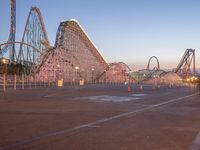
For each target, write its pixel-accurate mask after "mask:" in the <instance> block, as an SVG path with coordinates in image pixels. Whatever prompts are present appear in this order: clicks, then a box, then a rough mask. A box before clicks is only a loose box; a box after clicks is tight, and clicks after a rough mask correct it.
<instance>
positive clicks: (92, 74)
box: [92, 68, 94, 84]
mask: <svg viewBox="0 0 200 150" xmlns="http://www.w3.org/2000/svg"><path fill="white" fill-rule="evenodd" d="M93 83H94V68H92V84H93Z"/></svg>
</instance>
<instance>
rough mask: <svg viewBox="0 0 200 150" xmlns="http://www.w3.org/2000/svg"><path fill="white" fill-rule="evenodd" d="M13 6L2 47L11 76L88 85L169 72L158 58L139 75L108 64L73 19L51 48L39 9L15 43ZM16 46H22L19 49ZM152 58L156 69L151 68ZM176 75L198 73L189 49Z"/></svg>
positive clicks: (62, 24) (64, 25)
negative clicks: (161, 67)
mask: <svg viewBox="0 0 200 150" xmlns="http://www.w3.org/2000/svg"><path fill="white" fill-rule="evenodd" d="M10 5H11V17H10V20H11V21H10V35H9V38H8V41H7V42H6V43H2V44H0V57H1V58H4V57H5V56H6V54H7V53H8V52H9V61H10V64H12V65H10V67H12V68H10V70H18V71H14V72H11V73H17V74H19V73H20V72H21V73H24V74H26V75H30V76H34V77H36V78H37V80H43V81H56V80H57V79H63V80H64V81H65V82H71V81H73V82H75V81H77V82H78V80H80V79H84V80H85V81H86V82H88V83H91V82H121V83H123V82H124V81H126V80H132V81H135V80H140V81H147V80H150V79H151V78H154V77H155V76H163V75H165V74H166V73H167V72H166V71H164V70H162V69H160V63H159V61H158V58H157V57H156V56H152V57H151V58H150V59H149V62H148V65H147V68H146V69H143V70H139V71H138V72H137V73H132V71H131V69H130V68H129V66H127V65H126V64H125V63H123V62H115V63H107V62H106V60H105V59H104V58H103V56H102V55H101V54H100V52H99V51H98V49H97V48H96V46H95V45H94V43H93V42H92V40H91V39H90V38H89V36H88V34H87V33H86V31H85V30H84V29H83V28H82V27H81V25H80V24H79V22H78V21H76V20H74V19H72V20H68V21H61V22H60V25H59V27H58V29H57V34H56V40H55V45H54V46H50V45H49V40H48V36H47V32H46V29H45V25H44V22H43V18H42V14H41V12H40V10H39V8H37V7H32V8H31V9H30V11H29V14H28V18H27V21H26V25H25V29H24V33H23V37H22V40H21V42H18V41H15V31H16V1H15V0H10ZM16 44H19V46H18V47H16ZM17 48H18V49H17ZM153 59H155V60H156V62H157V66H155V67H153V68H152V69H151V68H150V63H151V61H152V60H153ZM192 63H193V72H192V70H191V66H192ZM13 64H14V65H13ZM17 67H18V69H16V68H17ZM19 68H20V69H21V71H19ZM173 72H174V73H176V74H178V75H179V76H180V77H182V78H185V77H187V76H189V75H192V74H195V50H193V49H187V50H186V52H185V54H184V56H183V58H182V59H181V61H180V63H179V64H178V66H177V68H176V69H174V70H173ZM8 73H9V72H8Z"/></svg>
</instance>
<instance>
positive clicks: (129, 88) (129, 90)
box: [128, 84, 131, 92]
mask: <svg viewBox="0 0 200 150" xmlns="http://www.w3.org/2000/svg"><path fill="white" fill-rule="evenodd" d="M128 92H131V86H130V84H128Z"/></svg>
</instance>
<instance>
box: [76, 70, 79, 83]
mask: <svg viewBox="0 0 200 150" xmlns="http://www.w3.org/2000/svg"><path fill="white" fill-rule="evenodd" d="M75 70H76V80H77V84H78V70H79V67H78V66H76V67H75Z"/></svg>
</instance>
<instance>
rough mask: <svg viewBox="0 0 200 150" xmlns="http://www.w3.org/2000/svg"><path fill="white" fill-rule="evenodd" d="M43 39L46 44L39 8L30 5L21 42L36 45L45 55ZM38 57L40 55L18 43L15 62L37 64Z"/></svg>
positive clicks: (38, 61)
mask: <svg viewBox="0 0 200 150" xmlns="http://www.w3.org/2000/svg"><path fill="white" fill-rule="evenodd" d="M43 41H45V42H46V43H47V44H48V43H49V40H48V36H47V32H46V29H45V26H44V22H43V18H42V15H41V12H40V10H39V8H37V7H32V8H31V9H30V11H29V14H28V18H27V21H26V25H25V29H24V33H23V37H22V42H23V43H28V44H30V45H32V46H34V47H36V48H37V49H39V50H40V52H41V53H42V54H43V55H45V54H44V53H45V52H43V49H44V48H45V47H44V46H43V43H42V42H43ZM40 57H41V56H40V54H39V53H36V52H35V51H33V50H32V49H30V48H29V47H26V46H24V45H20V51H19V54H18V57H17V63H19V64H25V65H30V64H37V63H40V62H41V61H42V60H40V59H41V58H40Z"/></svg>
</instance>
